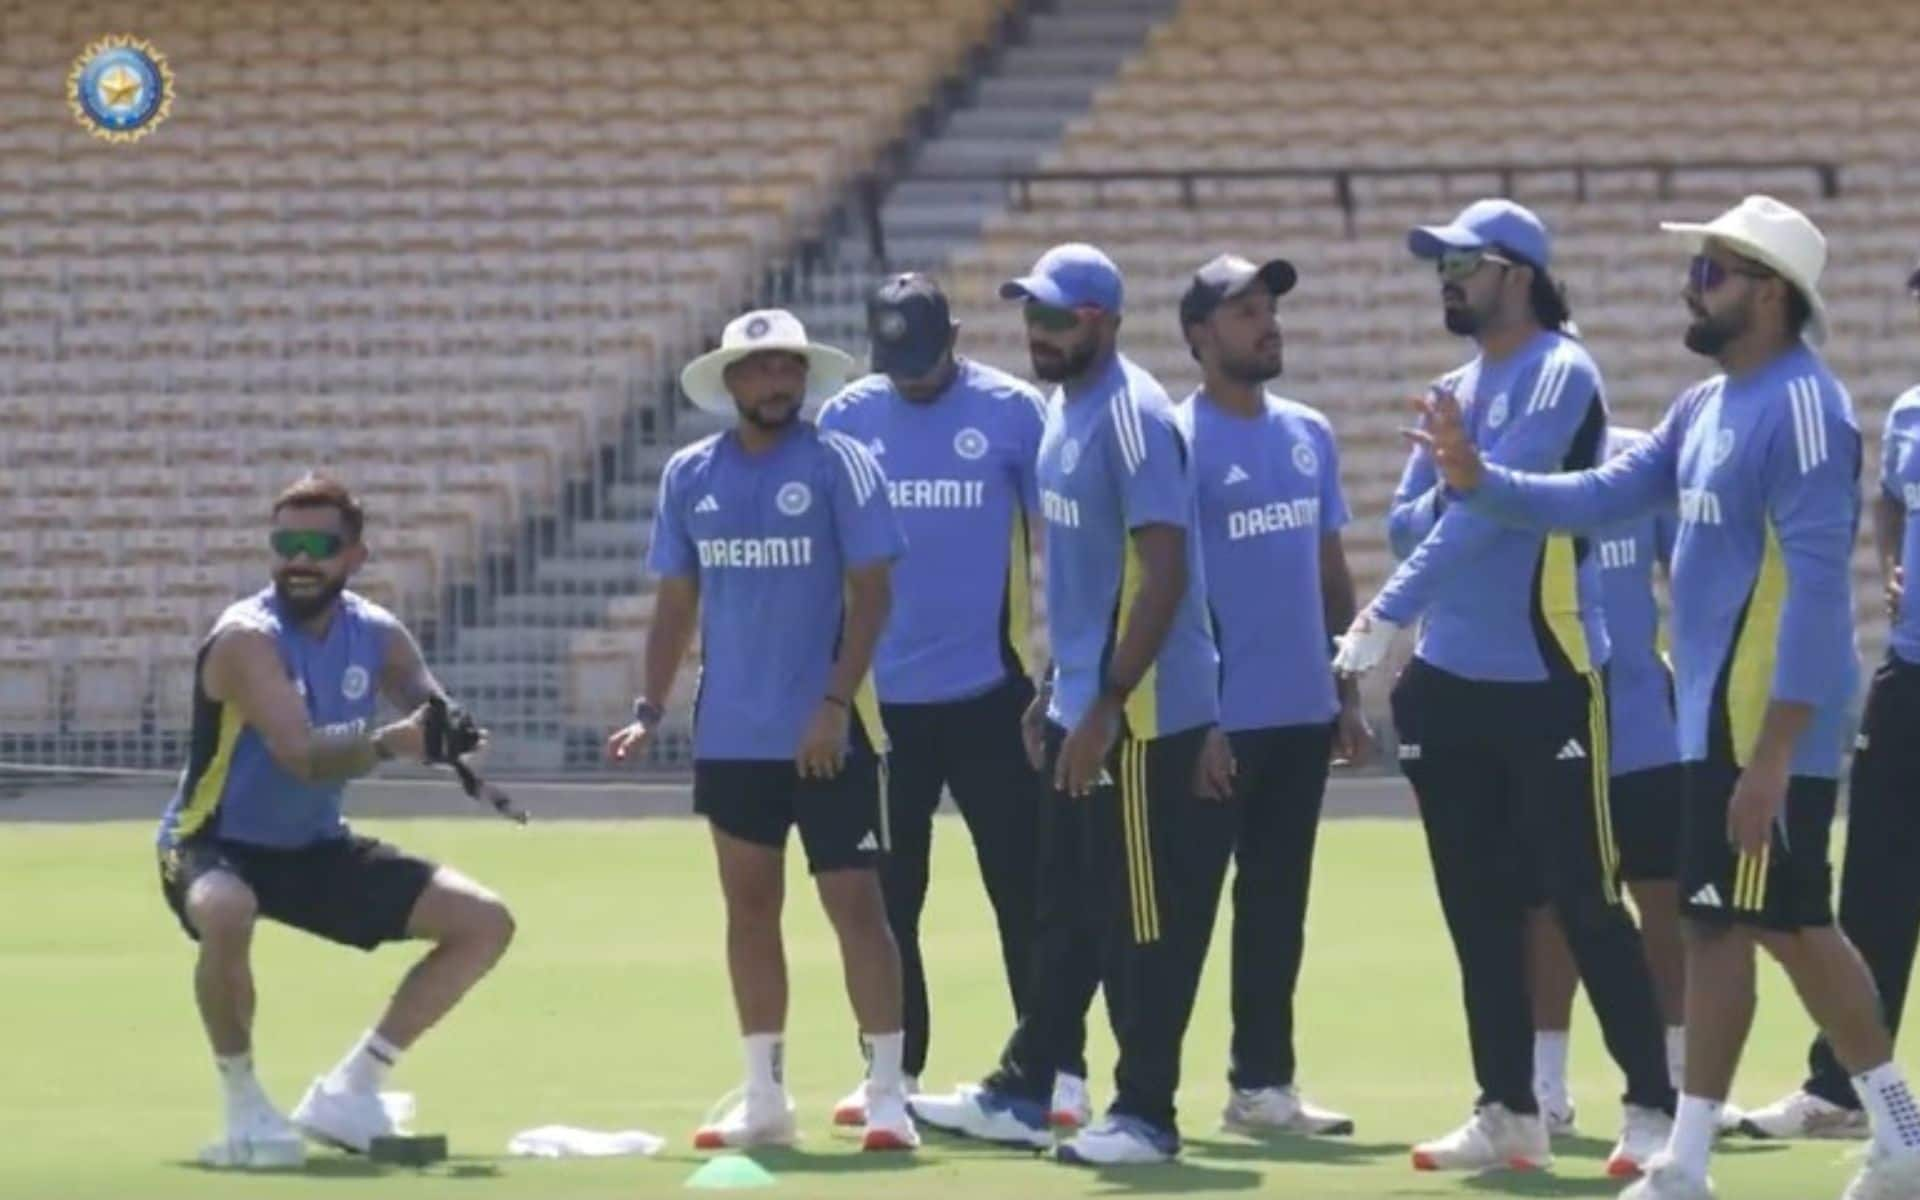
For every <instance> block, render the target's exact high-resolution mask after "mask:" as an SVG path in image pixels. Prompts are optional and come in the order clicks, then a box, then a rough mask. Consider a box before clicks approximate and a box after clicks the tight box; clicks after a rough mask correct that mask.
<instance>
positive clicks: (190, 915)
mask: <svg viewBox="0 0 1920 1200" xmlns="http://www.w3.org/2000/svg"><path fill="white" fill-rule="evenodd" d="M185 907H186V910H187V920H189V921H191V922H192V923H193V928H194V929H195V931H197V932H198V933H199V934H200V939H201V941H202V942H203V943H209V942H210V943H214V944H222V943H230V942H234V941H241V940H244V939H245V938H246V937H247V936H248V934H250V933H251V932H252V930H253V923H254V922H255V921H256V920H258V919H259V916H260V902H259V900H258V899H256V898H255V897H254V894H253V889H252V888H250V887H248V886H247V885H246V882H245V881H244V880H242V879H240V878H239V877H238V876H235V875H232V874H229V873H228V872H226V871H213V872H209V873H208V874H206V875H202V876H201V877H200V878H198V879H196V880H194V882H193V886H192V887H191V888H189V889H188V890H187V899H186V905H185Z"/></svg>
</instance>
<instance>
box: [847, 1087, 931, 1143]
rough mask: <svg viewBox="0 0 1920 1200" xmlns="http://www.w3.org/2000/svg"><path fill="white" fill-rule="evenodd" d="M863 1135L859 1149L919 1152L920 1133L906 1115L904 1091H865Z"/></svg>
mask: <svg viewBox="0 0 1920 1200" xmlns="http://www.w3.org/2000/svg"><path fill="white" fill-rule="evenodd" d="M864 1124H865V1125H866V1132H865V1133H863V1134H862V1135H861V1137H860V1148H861V1149H862V1150H918V1149H919V1148H920V1131H919V1130H917V1129H915V1128H914V1127H913V1118H912V1117H911V1116H910V1115H908V1113H907V1094H906V1093H905V1092H904V1091H898V1090H894V1091H877V1090H873V1089H869V1090H868V1092H867V1111H866V1121H865V1122H864Z"/></svg>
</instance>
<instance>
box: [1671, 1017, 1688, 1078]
mask: <svg viewBox="0 0 1920 1200" xmlns="http://www.w3.org/2000/svg"><path fill="white" fill-rule="evenodd" d="M1667 1076H1668V1078H1670V1079H1672V1080H1673V1090H1674V1091H1676V1092H1677V1091H1679V1090H1680V1089H1681V1088H1683V1087H1685V1086H1687V1027H1686V1026H1685V1025H1669V1026H1667Z"/></svg>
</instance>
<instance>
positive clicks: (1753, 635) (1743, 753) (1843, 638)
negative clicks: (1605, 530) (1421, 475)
mask: <svg viewBox="0 0 1920 1200" xmlns="http://www.w3.org/2000/svg"><path fill="white" fill-rule="evenodd" d="M1860 457H1861V446H1860V430H1859V427H1858V426H1857V425H1856V424H1855V422H1854V416H1853V401H1852V400H1851V399H1850V398H1849V397H1848V395H1847V391H1846V389H1845V388H1844V387H1842V386H1841V385H1840V382H1839V381H1838V380H1837V379H1835V378H1834V377H1833V374H1832V372H1830V371H1829V370H1828V369H1827V365H1826V363H1825V362H1824V361H1823V360H1822V359H1821V358H1820V356H1819V355H1818V354H1817V353H1816V352H1815V351H1814V350H1813V349H1812V348H1811V347H1809V346H1806V345H1805V344H1801V345H1797V346H1795V347H1794V348H1793V349H1791V350H1789V351H1787V352H1786V353H1784V354H1782V355H1781V356H1780V357H1778V358H1776V359H1775V360H1774V361H1773V362H1771V363H1769V364H1768V365H1766V366H1765V367H1762V368H1760V369H1758V370H1755V371H1752V372H1749V373H1748V374H1746V375H1744V376H1742V377H1740V378H1738V379H1729V378H1727V377H1726V376H1724V375H1720V376H1715V377H1714V378H1712V379H1709V380H1707V381H1706V382H1704V383H1700V384H1697V385H1695V386H1694V387H1692V388H1689V389H1688V390H1687V391H1685V392H1683V393H1681V395H1680V398H1679V399H1678V400H1676V401H1675V402H1674V405H1673V407H1672V408H1671V409H1669V410H1668V412H1667V415H1666V417H1665V418H1664V419H1663V420H1662V421H1661V422H1660V424H1659V426H1658V427H1657V428H1656V429H1655V430H1654V431H1653V434H1652V435H1651V436H1650V437H1648V438H1647V440H1646V441H1645V442H1643V443H1641V444H1640V445H1639V446H1637V447H1635V448H1634V449H1632V450H1630V451H1628V452H1627V453H1625V454H1623V455H1621V456H1620V457H1618V458H1615V459H1612V460H1611V461H1609V462H1608V463H1607V464H1606V465H1605V466H1602V467H1600V468H1598V469H1596V470H1588V471H1582V472H1579V473H1576V474H1569V475H1558V476H1547V475H1529V474H1522V473H1520V472H1518V471H1514V470H1509V469H1505V468H1503V467H1501V466H1498V465H1494V466H1490V467H1489V469H1488V471H1487V473H1486V476H1485V480H1484V482H1483V483H1482V485H1481V486H1480V488H1479V489H1478V490H1477V491H1475V492H1474V494H1473V495H1472V496H1471V497H1468V498H1467V499H1466V500H1465V501H1464V503H1457V504H1455V505H1452V506H1450V507H1449V509H1448V511H1449V512H1452V511H1455V510H1456V509H1462V508H1464V509H1467V510H1469V511H1474V512H1479V513H1482V514H1485V515H1487V516H1489V517H1495V518H1498V519H1501V520H1506V521H1512V522H1514V523H1517V524H1524V525H1527V526H1530V527H1535V528H1555V529H1591V528H1594V527H1596V526H1601V525H1607V524H1610V523H1612V522H1615V521H1619V520H1623V519H1625V518H1627V517H1630V516H1634V515H1636V514H1639V513H1644V512H1647V511H1649V510H1651V509H1654V508H1656V507H1658V506H1660V505H1663V504H1672V503H1676V502H1677V503H1678V505H1679V511H1680V529H1679V533H1678V534H1677V536H1676V537H1675V539H1674V546H1673V579H1672V589H1673V654H1674V660H1675V661H1674V665H1675V670H1676V673H1677V675H1678V677H1679V705H1678V717H1679V725H1680V753H1681V757H1683V758H1685V759H1686V760H1688V761H1690V762H1692V761H1700V760H1704V759H1707V758H1709V757H1711V758H1715V759H1720V760H1731V761H1732V762H1733V763H1734V764H1736V765H1738V766H1745V765H1746V763H1747V760H1748V758H1749V756H1750V754H1751V752H1752V750H1753V747H1754V742H1755V740H1756V738H1757V737H1758V735H1759V732H1760V724H1761V720H1762V718H1763V717H1764V716H1765V714H1766V709H1767V704H1768V702H1769V701H1772V700H1780V701H1787V702H1794V703H1800V704H1807V705H1810V706H1812V708H1813V710H1814V721H1813V724H1812V727H1811V728H1809V729H1808V730H1807V731H1806V732H1805V733H1804V734H1803V735H1802V736H1801V738H1800V743H1799V745H1797V746H1796V747H1794V759H1793V773H1794V774H1796V775H1804V776H1815V777H1822V778H1833V777H1836V776H1837V775H1838V773H1839V770H1840V757H1841V751H1842V746H1843V743H1844V740H1845V737H1846V720H1847V708H1848V704H1849V701H1850V700H1851V699H1852V696H1853V692H1854V688H1855V686H1856V682H1857V678H1858V673H1859V666H1858V661H1857V655H1856V652H1855V647H1854V640H1853V579H1852V575H1851V572H1850V570H1849V565H1848V564H1849V560H1850V558H1851V555H1852V551H1853V542H1854V536H1855V534H1856V532H1857V531H1858V528H1859V523H1860Z"/></svg>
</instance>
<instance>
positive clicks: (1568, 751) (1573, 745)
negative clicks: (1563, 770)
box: [1554, 738, 1587, 762]
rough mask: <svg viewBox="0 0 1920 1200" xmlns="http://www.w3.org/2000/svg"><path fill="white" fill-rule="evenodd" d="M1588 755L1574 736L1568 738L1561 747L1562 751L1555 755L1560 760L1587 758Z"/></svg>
mask: <svg viewBox="0 0 1920 1200" xmlns="http://www.w3.org/2000/svg"><path fill="white" fill-rule="evenodd" d="M1586 756H1587V752H1586V751H1585V750H1584V749H1582V748H1581V746H1580V743H1579V742H1578V741H1576V740H1575V739H1573V738H1568V739H1567V744H1566V745H1564V746H1562V747H1560V753H1558V754H1556V755H1554V758H1555V759H1557V760H1558V761H1560V762H1565V761H1567V760H1568V759H1570V758H1585V757H1586Z"/></svg>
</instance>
